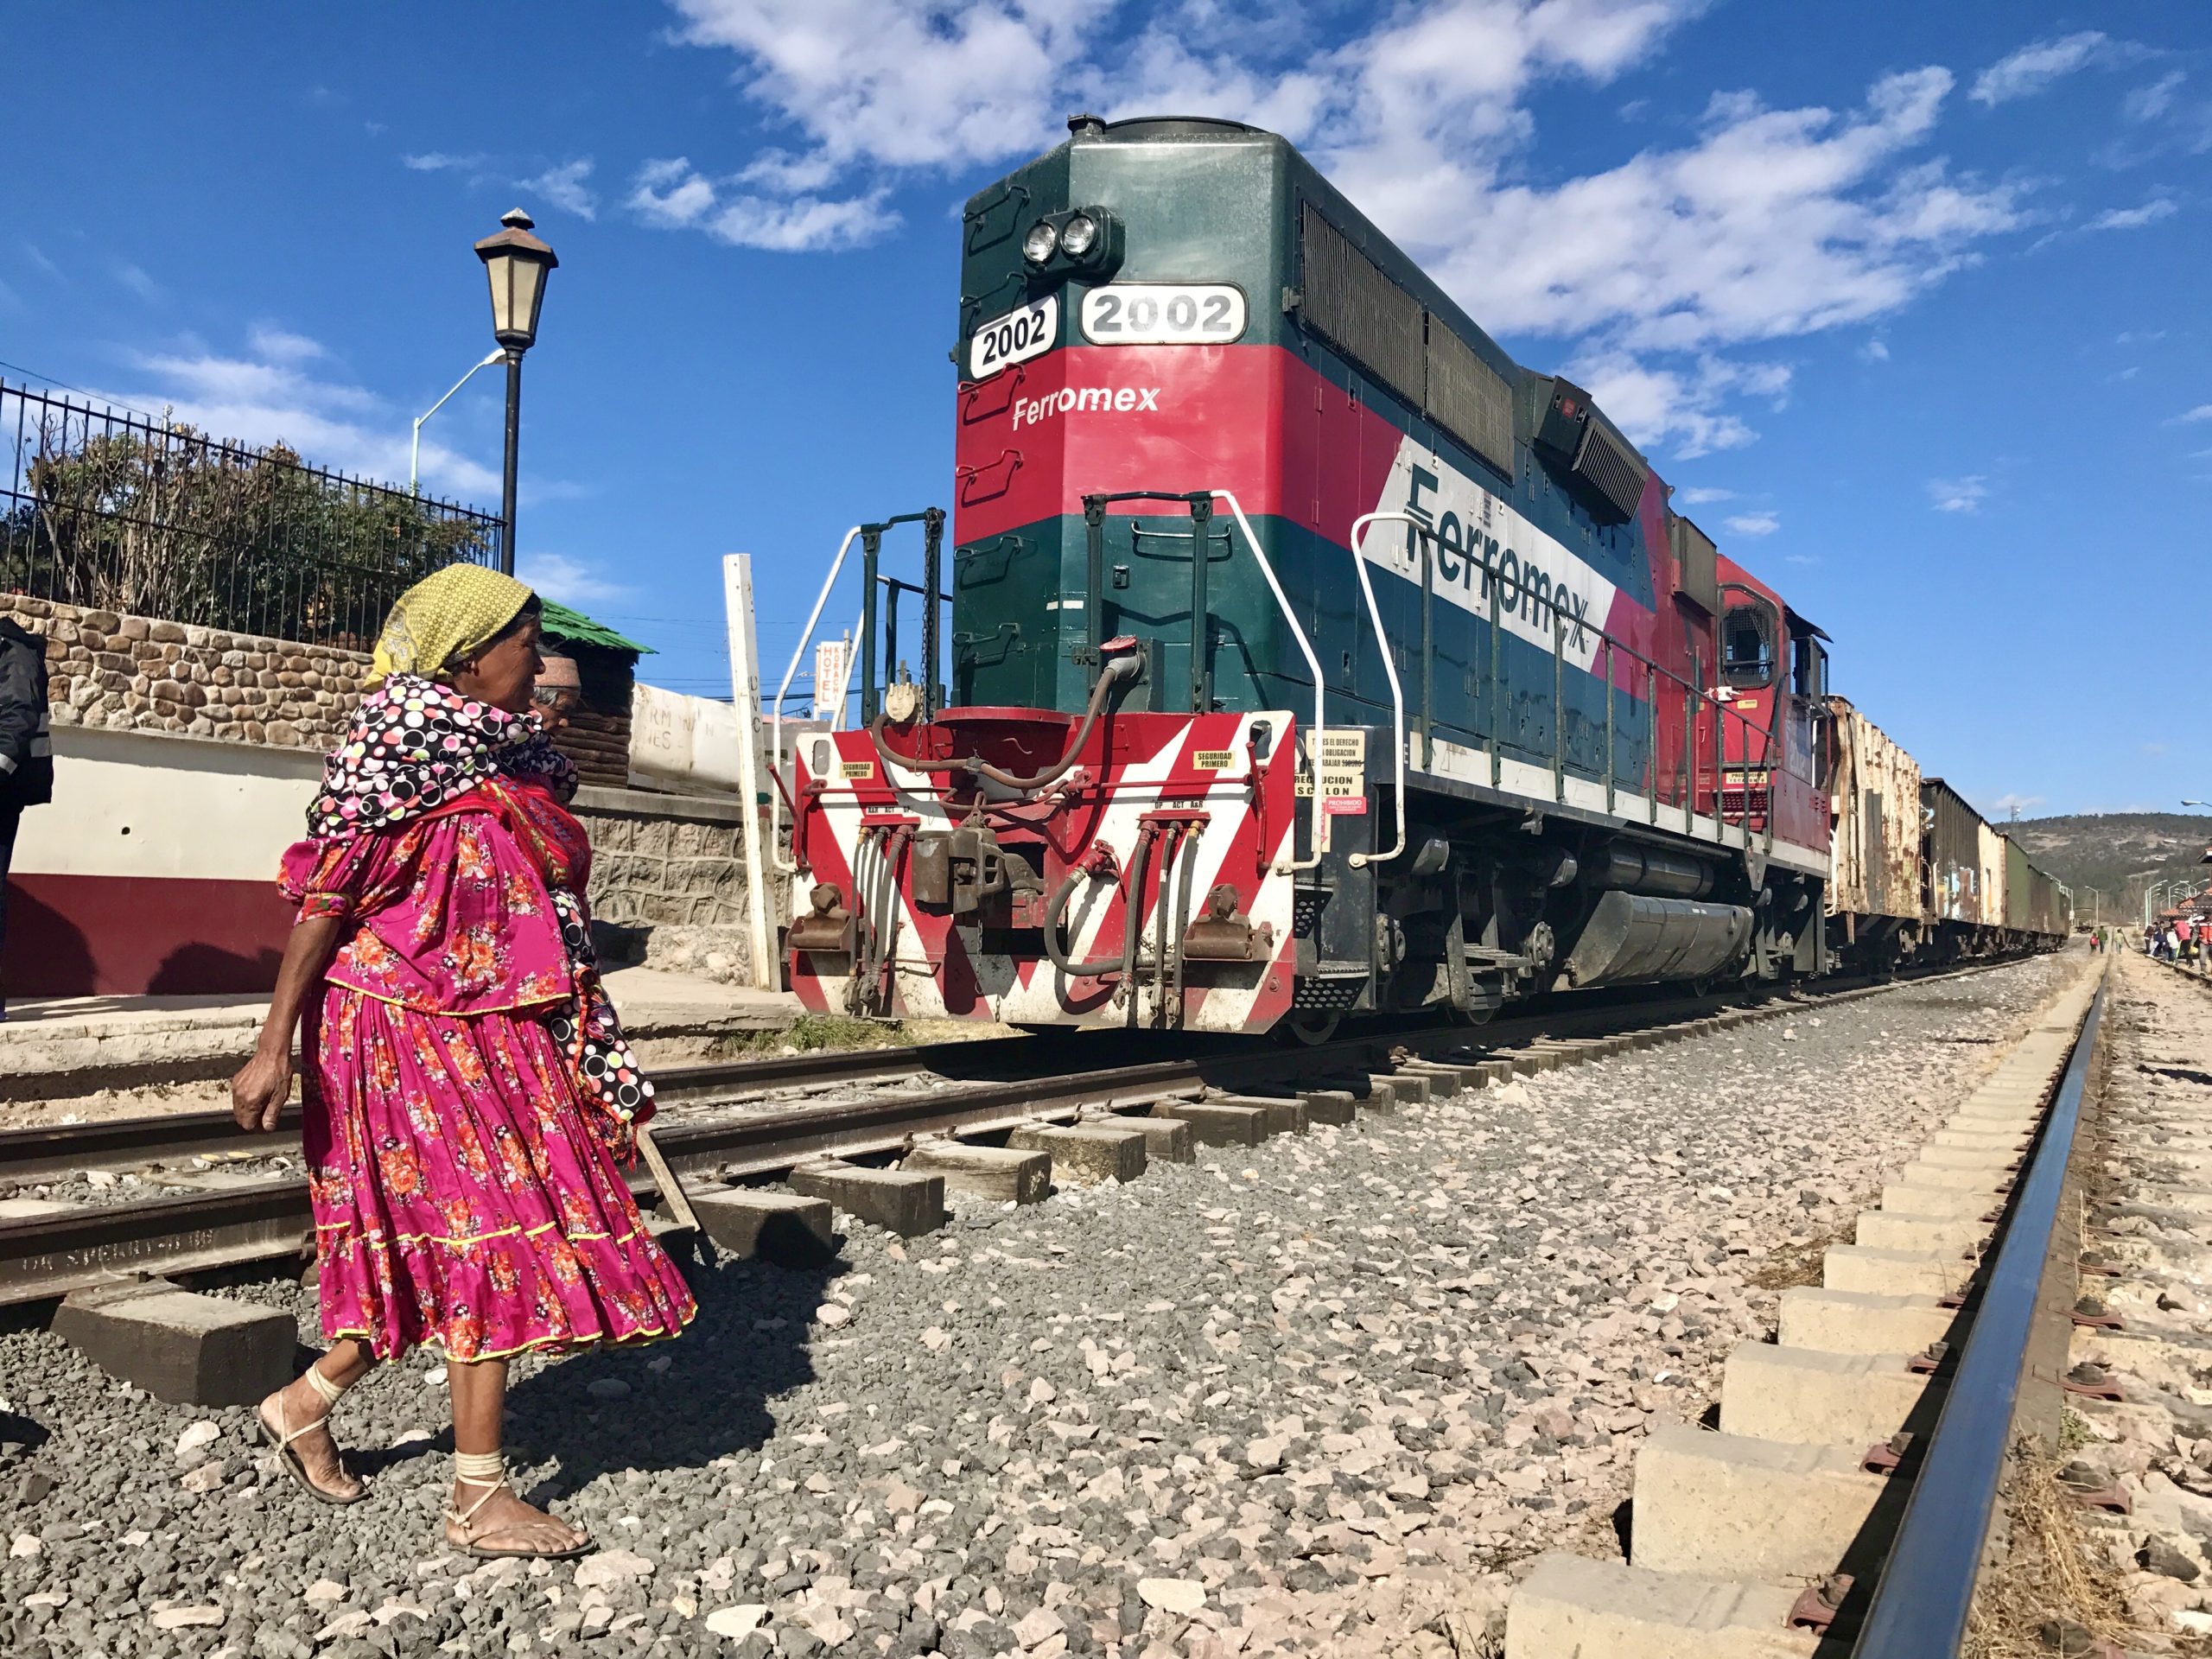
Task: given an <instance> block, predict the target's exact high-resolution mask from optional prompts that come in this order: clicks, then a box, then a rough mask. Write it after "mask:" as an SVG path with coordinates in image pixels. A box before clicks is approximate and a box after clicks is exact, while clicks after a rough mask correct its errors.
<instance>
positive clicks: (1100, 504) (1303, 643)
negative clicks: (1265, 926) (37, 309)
mask: <svg viewBox="0 0 2212 1659" xmlns="http://www.w3.org/2000/svg"><path fill="white" fill-rule="evenodd" d="M1216 500H1220V501H1226V502H1228V503H1229V511H1230V512H1231V513H1232V514H1234V515H1235V516H1236V527H1237V528H1238V529H1239V530H1241V531H1243V532H1244V540H1245V542H1246V543H1247V544H1248V545H1249V547H1250V548H1251V550H1252V556H1253V557H1254V558H1255V559H1257V560H1258V561H1259V562H1260V574H1261V575H1262V576H1263V577H1265V578H1266V579H1267V583H1268V592H1269V593H1270V594H1274V601H1275V608H1276V609H1277V610H1279V611H1281V613H1282V620H1284V621H1286V622H1287V623H1289V624H1290V637H1291V638H1292V639H1295V640H1297V641H1298V650H1299V654H1300V656H1302V657H1304V658H1306V671H1307V672H1308V673H1310V674H1312V675H1313V740H1312V755H1313V765H1314V767H1315V769H1316V771H1317V772H1318V771H1319V766H1320V762H1321V734H1322V733H1323V732H1325V730H1326V729H1327V724H1326V718H1325V714H1324V709H1323V700H1324V698H1325V697H1326V696H1327V695H1328V688H1327V687H1326V686H1325V685H1324V684H1323V683H1321V659H1320V658H1319V657H1318V656H1316V655H1315V654H1314V652H1313V641H1312V640H1311V639H1307V638H1306V628H1305V626H1304V624H1302V623H1300V621H1299V620H1298V613H1297V612H1296V611H1294V610H1293V609H1292V608H1291V604H1290V599H1289V597H1288V595H1287V594H1285V593H1284V592H1283V590H1282V583H1281V582H1280V581H1278V580H1277V579H1276V577H1275V568H1274V564H1273V563H1271V562H1270V561H1269V560H1268V550H1267V549H1266V548H1264V547H1262V546H1261V545H1260V537H1259V533H1258V532H1257V531H1255V530H1254V529H1253V528H1252V521H1251V520H1250V519H1249V518H1246V517H1245V516H1244V508H1243V504H1242V503H1240V502H1239V501H1238V500H1237V499H1236V492H1234V491H1233V490H1221V489H1213V490H1116V491H1114V492H1111V493H1096V494H1090V495H1085V496H1084V498H1083V502H1084V517H1085V518H1086V519H1090V518H1092V515H1093V514H1094V512H1103V510H1104V508H1105V506H1106V504H1107V503H1109V502H1112V501H1183V502H1187V503H1189V504H1191V506H1192V513H1193V516H1196V513H1197V508H1198V504H1199V503H1202V502H1205V503H1211V502H1213V501H1216ZM1091 544H1092V546H1093V548H1094V549H1095V548H1096V546H1097V544H1098V543H1097V529H1096V523H1095V522H1094V523H1093V524H1092V535H1091ZM1192 556H1193V557H1194V558H1196V559H1197V561H1198V567H1197V569H1198V571H1203V570H1204V569H1205V557H1206V544H1205V540H1204V538H1203V537H1201V538H1200V539H1199V540H1198V541H1195V542H1193V543H1192ZM1093 563H1094V566H1095V564H1096V555H1095V554H1094V556H1093ZM1093 574H1094V575H1096V571H1095V569H1094V572H1093ZM1091 586H1092V588H1094V589H1096V587H1097V583H1096V582H1095V581H1094V582H1092V583H1091ZM1204 591H1205V589H1204V588H1203V587H1202V586H1201V585H1200V581H1199V577H1198V574H1197V573H1196V572H1194V573H1193V576H1192V599H1193V601H1194V603H1193V604H1192V612H1191V662H1192V682H1193V683H1194V684H1196V683H1198V680H1199V678H1200V676H1201V673H1202V664H1203V663H1204V660H1205V649H1206V639H1205V634H1206V628H1207V625H1208V623H1209V622H1210V621H1211V613H1210V612H1209V613H1206V614H1205V615H1201V614H1199V607H1198V604H1197V603H1196V602H1195V601H1197V599H1198V594H1202V593H1203V592H1204ZM1085 603H1086V604H1088V605H1089V606H1090V615H1091V621H1090V626H1091V630H1092V632H1091V639H1093V641H1094V642H1095V641H1096V639H1097V637H1098V634H1097V631H1098V629H1099V628H1100V627H1101V626H1103V623H1102V620H1101V619H1102V618H1103V606H1104V604H1105V600H1104V598H1103V596H1102V595H1101V594H1098V593H1096V591H1094V592H1093V593H1092V594H1090V598H1089V599H1088V600H1087V601H1085ZM1201 712H1203V711H1202V710H1198V709H1193V710H1192V713H1193V714H1197V713H1201ZM1320 811H1321V798H1320V797H1319V795H1318V794H1317V795H1315V796H1314V798H1313V812H1314V820H1313V823H1314V829H1313V847H1314V851H1313V856H1312V857H1311V858H1300V857H1298V856H1297V855H1295V852H1294V853H1293V855H1292V856H1291V857H1289V858H1287V859H1284V860H1283V861H1281V863H1279V864H1277V865H1276V866H1275V867H1274V871H1275V874H1277V875H1291V874H1296V873H1297V872H1298V871H1300V870H1310V869H1313V868H1316V867H1317V866H1318V865H1319V863H1320V862H1321V852H1320V845H1321V832H1320Z"/></svg>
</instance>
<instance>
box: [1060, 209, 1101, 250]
mask: <svg viewBox="0 0 2212 1659" xmlns="http://www.w3.org/2000/svg"><path fill="white" fill-rule="evenodd" d="M1097 240H1098V221H1097V220H1096V219H1093V218H1091V216H1090V214H1088V213H1077V215H1076V216H1075V217H1074V218H1072V219H1070V220H1068V222H1067V223H1066V224H1065V225H1063V226H1060V248H1061V251H1063V252H1065V254H1066V255H1067V257H1069V258H1071V259H1080V258H1082V257H1083V256H1084V254H1086V253H1089V252H1090V250H1091V246H1092V245H1093V244H1094V243H1096V241H1097Z"/></svg>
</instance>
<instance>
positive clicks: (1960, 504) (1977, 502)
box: [1928, 473, 1989, 512]
mask: <svg viewBox="0 0 2212 1659" xmlns="http://www.w3.org/2000/svg"><path fill="white" fill-rule="evenodd" d="M1928 499H1929V500H1930V501H1932V502H1934V503H1935V505H1936V512H1980V511H1981V504H1982V503H1983V502H1984V501H1986V500H1987V499H1989V480H1987V479H1986V478H1984V477H1983V476H1981V474H1979V473H1976V474H1972V475H1970V476H1968V477H1966V478H1931V479H1929V480H1928Z"/></svg>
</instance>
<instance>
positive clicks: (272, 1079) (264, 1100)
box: [231, 916, 346, 1130]
mask: <svg viewBox="0 0 2212 1659" xmlns="http://www.w3.org/2000/svg"><path fill="white" fill-rule="evenodd" d="M345 928H346V923H345V922H344V921H343V920H342V919H340V918H338V917H336V916H310V917H308V918H304V919H302V920H301V921H299V922H297V923H296V924H294V925H293V928H292V935H291V937H290V938H289V939H287V940H286V941H285V942H284V960H283V963H281V964H279V966H278V967H277V988H276V989H275V990H274V991H273V992H271V993H270V1000H269V1017H268V1019H266V1020H264V1021H263V1022H262V1027H261V1040H260V1041H259V1042H258V1043H257V1044H256V1045H255V1046H254V1050H253V1058H251V1059H250V1060H248V1061H247V1062H246V1063H245V1066H244V1067H243V1068H241V1069H240V1071H239V1072H238V1076H236V1077H232V1079H231V1116H232V1117H234V1118H236V1119H237V1120H238V1128H242V1129H246V1130H253V1129H273V1128H276V1127H277V1113H279V1112H281V1111H283V1109H284V1099H285V1096H288V1095H289V1094H290V1093H291V1092H292V1033H294V1032H296V1031H297V1030H298V1029H299V1028H300V1014H301V1011H302V1009H304V1008H305V1007H307V1002H308V997H309V996H310V995H313V994H314V992H315V989H316V988H317V987H318V986H320V985H321V982H322V970H323V969H325V968H327V967H328V966H329V965H330V958H331V957H332V955H333V954H334V953H335V952H336V950H337V949H338V944H339V938H340V934H341V933H342V932H343V931H345Z"/></svg>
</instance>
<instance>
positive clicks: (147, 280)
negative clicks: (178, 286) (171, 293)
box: [115, 264, 162, 301]
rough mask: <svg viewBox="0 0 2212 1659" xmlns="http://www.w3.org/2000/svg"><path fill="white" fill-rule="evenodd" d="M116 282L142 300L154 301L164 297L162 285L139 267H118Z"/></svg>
mask: <svg viewBox="0 0 2212 1659" xmlns="http://www.w3.org/2000/svg"><path fill="white" fill-rule="evenodd" d="M115 280H116V281H117V282H118V283H122V284H123V285H124V287H125V288H127V289H130V291H131V292H132V293H133V294H136V295H137V296H138V297H139V298H140V299H142V300H147V301H153V300H158V299H160V298H161V297H162V285H161V284H160V283H157V282H156V281H155V280H154V279H153V278H152V277H149V276H148V275H147V274H146V273H145V271H144V270H142V269H141V268H140V267H138V266H137V265H133V264H119V265H118V266H116V267H115Z"/></svg>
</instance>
